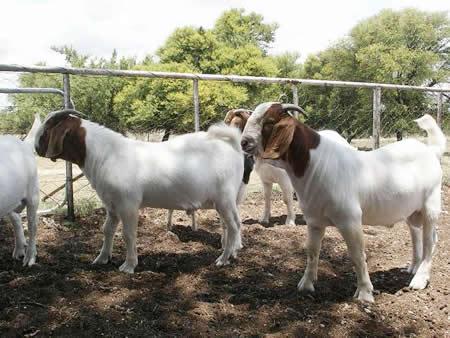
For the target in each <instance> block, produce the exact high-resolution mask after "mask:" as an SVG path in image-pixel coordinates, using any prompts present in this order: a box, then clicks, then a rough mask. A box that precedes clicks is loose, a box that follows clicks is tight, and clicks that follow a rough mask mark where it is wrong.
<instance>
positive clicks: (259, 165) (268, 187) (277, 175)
mask: <svg viewBox="0 0 450 338" xmlns="http://www.w3.org/2000/svg"><path fill="white" fill-rule="evenodd" d="M284 107H285V108H287V109H289V108H292V107H293V109H300V113H301V114H302V115H304V116H306V117H307V113H306V112H305V111H304V110H303V109H302V108H300V107H297V106H293V105H288V104H285V105H284ZM251 114H252V111H250V110H247V109H233V110H230V111H229V112H228V113H227V115H226V117H225V120H224V122H225V123H226V124H229V125H231V126H235V127H237V128H239V129H240V130H241V131H243V130H244V128H245V125H246V124H247V120H248V119H249V118H250V116H251ZM319 134H320V135H322V136H324V137H327V138H330V139H332V140H334V141H335V142H338V143H341V144H345V145H346V146H348V147H351V146H350V145H349V144H348V143H347V141H346V140H345V139H344V138H343V137H342V136H340V135H339V134H338V133H336V132H335V131H332V130H323V131H320V132H319ZM255 171H256V173H257V174H258V176H259V178H260V179H261V182H262V183H263V191H264V213H263V215H262V217H261V219H260V222H261V223H263V224H267V223H269V219H270V214H271V212H270V209H271V202H270V199H271V194H272V185H273V184H274V183H276V184H278V185H279V186H280V188H281V192H282V193H283V201H284V203H285V204H286V209H287V216H286V225H295V211H294V199H293V193H294V188H293V187H292V183H291V180H290V179H289V176H288V174H287V173H286V171H285V170H284V169H282V168H278V167H275V166H273V165H270V164H269V163H268V162H267V161H266V160H264V159H263V158H262V157H260V156H255ZM244 172H245V170H244ZM244 175H245V174H244Z"/></svg>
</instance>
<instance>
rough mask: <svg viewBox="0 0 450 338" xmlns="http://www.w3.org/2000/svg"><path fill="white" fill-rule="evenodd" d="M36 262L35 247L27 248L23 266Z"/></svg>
mask: <svg viewBox="0 0 450 338" xmlns="http://www.w3.org/2000/svg"><path fill="white" fill-rule="evenodd" d="M34 263H36V248H30V247H29V248H27V251H26V253H25V256H24V258H23V266H32V265H33V264H34Z"/></svg>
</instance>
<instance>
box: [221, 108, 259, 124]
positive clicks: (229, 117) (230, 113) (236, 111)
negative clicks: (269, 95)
mask: <svg viewBox="0 0 450 338" xmlns="http://www.w3.org/2000/svg"><path fill="white" fill-rule="evenodd" d="M240 113H247V114H249V115H251V114H252V113H253V111H251V110H249V109H245V108H238V109H231V110H229V111H228V112H227V114H226V115H225V118H224V119H223V121H224V122H225V123H227V124H228V123H230V122H231V120H232V119H233V117H234V115H236V114H240Z"/></svg>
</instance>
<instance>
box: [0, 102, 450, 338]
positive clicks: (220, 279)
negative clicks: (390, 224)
mask: <svg viewBox="0 0 450 338" xmlns="http://www.w3.org/2000/svg"><path fill="white" fill-rule="evenodd" d="M194 98H195V95H194ZM66 103H67V100H66ZM374 108H375V107H374ZM200 116H201V115H200ZM382 116H383V117H384V116H388V115H387V114H384V115H382ZM370 118H371V117H370ZM444 118H446V116H445V115H444ZM388 122H389V120H388V119H385V120H384V123H385V124H386V123H388ZM153 136H154V135H153ZM406 136H407V135H405V137H406ZM160 137H161V135H156V136H155V137H150V138H151V139H153V140H158V139H160ZM144 138H147V136H146V137H144ZM395 141H396V140H395V139H394V138H381V139H380V143H381V144H382V145H383V144H386V143H390V142H395ZM372 144H373V139H369V138H366V139H354V140H352V145H354V146H358V147H362V148H368V147H372ZM38 164H39V172H40V178H41V179H40V182H41V190H42V191H43V192H45V194H44V193H43V196H42V197H44V195H48V194H49V193H50V192H52V191H54V190H55V189H57V188H59V187H61V185H62V184H63V183H64V182H65V180H66V177H65V163H64V162H63V161H57V162H56V163H53V162H51V161H49V160H47V159H42V158H39V159H38ZM442 164H443V168H444V173H445V180H444V181H445V184H444V186H443V193H444V194H443V199H444V212H443V215H442V217H441V219H440V223H439V229H438V233H439V239H440V241H439V244H438V249H437V251H436V254H435V256H434V257H435V259H434V264H433V273H432V280H431V285H430V286H429V287H428V288H427V289H425V290H423V291H409V290H408V289H407V286H408V284H409V281H410V276H409V275H408V274H407V273H406V272H405V271H404V270H403V268H405V267H406V266H407V264H408V262H409V261H410V256H411V241H410V238H409V234H408V230H407V227H406V225H405V224H398V225H397V226H396V227H395V228H394V229H389V228H382V227H371V228H369V227H366V228H365V239H366V242H367V255H368V265H369V272H370V275H371V279H372V282H373V284H374V287H375V289H376V290H377V291H378V294H377V295H376V296H375V301H376V303H375V304H374V305H367V304H361V303H358V302H355V301H353V299H352V295H353V293H354V291H355V289H356V286H355V283H356V276H355V274H354V272H353V269H352V264H351V262H350V260H349V258H348V255H347V252H346V247H345V244H344V242H343V240H342V238H341V236H339V234H338V233H337V232H336V231H335V230H334V229H328V230H327V233H326V237H325V239H324V243H323V249H322V252H321V256H320V259H321V260H320V263H319V281H318V283H317V284H316V293H315V294H310V295H302V294H299V293H298V292H297V290H296V285H297V283H298V281H299V279H300V277H301V275H302V273H303V271H304V268H305V265H306V253H305V249H304V245H305V242H306V227H305V224H304V223H305V222H304V220H303V218H302V212H301V210H300V209H299V208H298V207H297V209H296V211H297V226H295V227H288V226H284V225H283V224H284V219H285V206H284V204H283V202H282V198H281V194H279V193H278V192H277V193H275V194H274V196H273V204H274V206H273V212H272V214H273V217H272V219H271V222H270V224H269V225H268V226H263V225H261V224H260V223H259V222H258V219H259V217H260V216H261V214H262V209H263V196H262V192H261V185H260V183H259V180H258V178H257V176H256V174H253V176H252V180H251V182H250V187H249V193H248V196H247V199H246V201H245V202H244V204H243V206H242V208H241V217H242V221H243V225H242V233H243V242H244V249H243V250H242V252H241V254H240V255H239V258H238V259H237V260H235V261H233V262H232V264H231V265H230V266H227V267H225V268H217V267H216V266H215V265H214V260H215V258H216V257H217V256H218V254H219V251H220V232H221V229H220V223H219V219H218V216H217V215H216V213H215V212H214V211H200V212H199V213H198V222H199V226H200V230H199V231H197V232H193V231H192V230H191V228H190V227H189V224H190V218H189V217H187V216H186V215H185V214H184V213H181V212H178V213H176V217H175V221H174V224H175V227H174V230H173V232H167V231H166V229H165V224H166V211H165V210H155V209H144V210H142V211H141V216H140V222H139V230H138V231H139V235H138V251H139V259H140V263H139V265H138V267H137V269H136V273H135V274H134V275H132V276H129V275H125V274H123V273H120V272H119V271H118V266H119V265H120V264H121V262H122V261H123V259H124V254H125V252H124V250H125V247H124V243H123V241H122V236H121V233H120V231H119V232H118V234H117V235H116V239H115V241H116V245H115V251H114V256H113V263H112V264H108V265H106V266H100V267H99V266H93V265H91V264H90V263H91V262H92V261H93V259H94V258H95V257H96V255H97V253H98V250H99V249H100V247H101V242H102V232H101V225H102V223H103V221H104V219H105V214H104V211H103V209H101V208H99V206H100V205H99V202H98V199H97V197H96V194H95V192H94V191H93V190H92V189H91V188H90V186H89V185H88V182H87V181H86V179H85V178H82V179H79V180H77V181H76V182H75V183H74V199H75V211H76V212H75V213H76V216H77V218H76V220H75V222H67V221H66V220H65V219H64V217H63V215H62V214H59V213H57V214H55V215H54V216H52V217H43V218H41V222H40V224H39V232H38V264H37V265H36V266H34V267H32V268H28V269H27V268H23V267H22V266H21V264H20V262H14V261H13V260H12V259H11V257H10V256H11V252H12V248H13V234H12V229H11V227H10V226H9V225H5V226H1V228H0V255H1V256H2V259H1V262H0V284H1V285H2V289H3V290H4V292H2V294H1V296H0V297H1V298H0V304H1V305H0V306H1V307H0V333H1V334H2V335H6V336H16V335H23V336H30V337H31V336H49V335H52V336H94V335H95V336H98V335H105V336H138V335H140V336H149V335H151V336H154V335H155V336H167V335H170V336H189V335H194V336H199V335H201V336H215V335H219V336H239V335H242V336H258V335H264V334H268V335H271V334H272V335H297V336H314V335H320V336H333V337H334V336H380V337H381V336H414V335H418V336H436V337H442V336H446V335H449V334H450V333H449V323H450V317H449V308H448V306H449V303H450V295H449V293H450V288H449V286H448V282H447V280H448V279H447V275H448V268H449V264H450V256H449V252H448V246H449V244H450V243H449V240H450V239H449V238H450V236H449V229H448V223H449V216H448V214H447V212H446V210H448V203H449V197H450V192H449V189H448V183H449V170H450V161H449V156H448V153H446V154H445V156H444V157H443V160H442ZM79 174H80V171H79V169H78V168H77V167H75V166H74V171H73V177H77V176H78V175H79ZM63 200H64V190H60V191H59V192H57V193H55V194H54V195H52V196H51V197H50V198H49V199H48V200H47V201H46V202H43V203H42V208H47V207H54V206H56V205H58V204H60V202H62V201H63ZM63 212H64V210H63ZM119 229H120V228H119Z"/></svg>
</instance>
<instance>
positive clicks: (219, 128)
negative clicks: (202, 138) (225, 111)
mask: <svg viewBox="0 0 450 338" xmlns="http://www.w3.org/2000/svg"><path fill="white" fill-rule="evenodd" d="M208 136H209V137H210V138H215V139H220V140H223V141H226V142H228V143H230V144H231V146H232V147H233V148H234V149H235V150H236V151H238V152H242V150H241V132H240V130H239V129H238V128H234V127H230V126H227V125H226V124H225V123H223V122H222V123H218V124H215V125H212V126H211V127H209V129H208Z"/></svg>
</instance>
